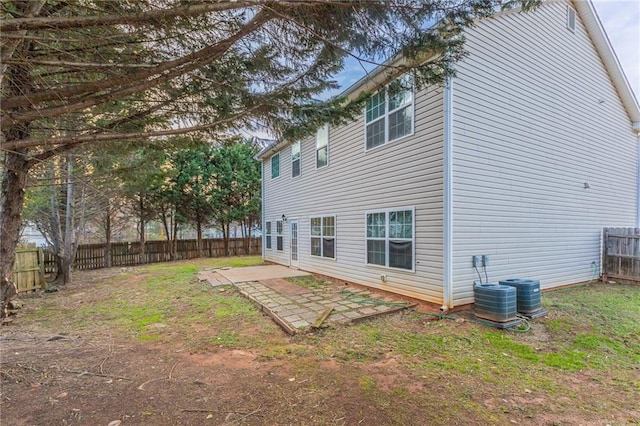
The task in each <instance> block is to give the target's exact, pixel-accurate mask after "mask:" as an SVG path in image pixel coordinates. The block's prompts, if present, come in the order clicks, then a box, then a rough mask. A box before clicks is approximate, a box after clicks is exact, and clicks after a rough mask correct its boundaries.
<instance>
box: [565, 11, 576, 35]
mask: <svg viewBox="0 0 640 426" xmlns="http://www.w3.org/2000/svg"><path fill="white" fill-rule="evenodd" d="M567 28H569V29H570V30H571V31H573V32H575V30H576V11H575V10H573V9H572V8H571V7H570V6H568V5H567Z"/></svg>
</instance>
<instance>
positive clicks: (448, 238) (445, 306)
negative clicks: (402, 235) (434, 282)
mask: <svg viewBox="0 0 640 426" xmlns="http://www.w3.org/2000/svg"><path fill="white" fill-rule="evenodd" d="M452 181H453V80H452V78H451V77H447V81H446V84H445V88H444V189H443V191H444V194H443V204H444V206H443V211H444V217H443V221H444V230H443V233H444V235H443V253H442V255H443V256H442V257H443V271H442V272H443V273H442V281H443V282H442V307H441V308H440V310H441V311H442V312H445V311H447V310H449V309H450V308H453V305H454V301H453V283H452V279H453V185H452V183H453V182H452Z"/></svg>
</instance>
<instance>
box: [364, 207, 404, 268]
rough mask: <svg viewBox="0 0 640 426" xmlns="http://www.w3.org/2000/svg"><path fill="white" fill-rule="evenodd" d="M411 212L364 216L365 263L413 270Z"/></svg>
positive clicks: (391, 212) (392, 211) (396, 211)
mask: <svg viewBox="0 0 640 426" xmlns="http://www.w3.org/2000/svg"><path fill="white" fill-rule="evenodd" d="M414 245H415V233H414V226H413V209H402V210H387V211H379V212H371V213H367V263H368V264H370V265H380V266H385V267H387V268H397V269H406V270H410V271H412V270H413V264H414V261H413V251H414V250H413V249H414Z"/></svg>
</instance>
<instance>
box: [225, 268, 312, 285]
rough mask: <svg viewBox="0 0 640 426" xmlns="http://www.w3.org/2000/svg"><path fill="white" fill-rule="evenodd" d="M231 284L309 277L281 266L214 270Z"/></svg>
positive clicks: (302, 272)
mask: <svg viewBox="0 0 640 426" xmlns="http://www.w3.org/2000/svg"><path fill="white" fill-rule="evenodd" d="M216 272H217V273H219V274H220V275H222V276H223V277H224V278H226V279H227V280H228V281H230V282H231V283H234V284H235V283H243V282H247V281H259V280H271V279H275V278H289V277H302V276H305V275H311V274H310V273H308V272H304V271H300V270H298V269H291V268H287V267H286V266H282V265H260V266H246V267H243V268H229V269H216Z"/></svg>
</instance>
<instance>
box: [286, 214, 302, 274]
mask: <svg viewBox="0 0 640 426" xmlns="http://www.w3.org/2000/svg"><path fill="white" fill-rule="evenodd" d="M287 222H288V223H289V266H293V267H294V268H298V267H300V221H299V220H298V218H297V217H294V218H291V219H289V218H287ZM294 223H295V224H296V228H297V229H296V245H297V247H296V256H298V258H297V259H296V260H295V264H294V263H293V262H294V260H293V250H291V242H292V241H293V233H292V232H291V226H292V225H293V224H294Z"/></svg>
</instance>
